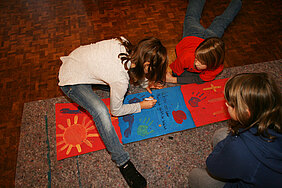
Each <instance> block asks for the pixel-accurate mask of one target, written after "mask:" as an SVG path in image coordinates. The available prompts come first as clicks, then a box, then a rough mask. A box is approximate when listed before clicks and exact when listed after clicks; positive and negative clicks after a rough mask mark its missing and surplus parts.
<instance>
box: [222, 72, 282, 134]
mask: <svg viewBox="0 0 282 188" xmlns="http://www.w3.org/2000/svg"><path fill="white" fill-rule="evenodd" d="M224 92H225V99H226V101H227V103H228V105H230V106H231V107H233V108H234V109H235V115H236V117H237V119H238V121H237V123H235V122H234V121H233V123H232V124H231V129H232V132H233V133H234V134H237V133H238V131H239V129H240V128H244V129H245V130H248V129H250V128H251V127H254V126H257V128H258V131H257V134H256V135H261V136H263V137H265V138H269V139H274V138H275V137H274V136H272V135H270V134H269V133H268V131H267V129H268V128H271V129H274V130H275V131H277V132H279V133H282V127H281V117H282V114H281V113H282V111H281V94H280V91H279V89H278V87H277V85H276V83H275V81H274V79H273V78H271V77H270V76H269V75H268V74H266V73H242V74H238V75H235V76H234V77H232V78H231V79H229V80H228V81H227V83H226V85H225V91H224Z"/></svg>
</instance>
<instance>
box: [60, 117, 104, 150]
mask: <svg viewBox="0 0 282 188" xmlns="http://www.w3.org/2000/svg"><path fill="white" fill-rule="evenodd" d="M85 122H86V117H84V118H83V120H82V123H81V124H79V123H78V115H75V116H74V118H73V124H72V123H71V119H67V127H65V126H63V125H61V124H58V128H60V129H61V130H62V131H63V133H62V134H56V137H58V138H63V140H62V141H60V142H58V143H57V146H60V145H63V146H62V147H61V148H60V150H59V151H64V150H65V149H67V151H66V155H69V153H70V152H71V150H72V148H73V147H75V148H76V149H77V151H78V152H79V153H80V152H81V144H83V143H85V144H86V145H87V146H88V147H91V148H92V147H93V145H92V143H91V142H90V141H89V140H88V138H91V137H99V134H98V133H89V131H91V130H95V129H96V128H95V127H94V125H91V121H88V122H87V123H85Z"/></svg>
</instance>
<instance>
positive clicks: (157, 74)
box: [119, 37, 168, 84]
mask: <svg viewBox="0 0 282 188" xmlns="http://www.w3.org/2000/svg"><path fill="white" fill-rule="evenodd" d="M120 41H121V43H122V45H124V46H125V48H126V51H127V54H125V53H121V54H119V57H120V58H121V60H122V63H124V66H125V69H127V64H128V62H129V61H131V63H132V64H133V65H134V66H132V67H131V68H130V69H129V70H128V74H129V76H130V81H131V83H133V84H139V83H140V80H143V79H144V78H145V77H146V78H147V79H148V80H149V81H154V82H163V81H165V76H166V69H167V66H168V57H167V50H166V48H165V47H164V46H163V45H162V43H161V41H160V40H159V39H157V38H155V37H150V38H145V39H143V40H141V41H140V42H139V43H138V44H137V45H136V46H133V45H132V44H131V43H130V42H129V41H124V40H120ZM145 62H149V63H150V64H149V67H148V74H145V72H144V68H145V67H144V63H145Z"/></svg>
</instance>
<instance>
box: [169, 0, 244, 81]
mask: <svg viewBox="0 0 282 188" xmlns="http://www.w3.org/2000/svg"><path fill="white" fill-rule="evenodd" d="M205 2H206V1H205V0H189V4H188V7H187V11H186V16H185V20H184V26H183V38H182V40H181V41H180V42H179V43H178V44H177V46H176V55H177V58H176V60H175V61H174V62H172V63H171V64H170V68H171V69H172V74H171V73H169V72H168V73H167V76H166V81H167V82H170V83H179V84H190V83H198V84H199V83H203V82H206V81H211V80H213V79H215V77H216V76H217V75H218V74H219V73H220V72H222V70H223V63H224V56H225V49H224V48H225V45H224V42H223V41H222V40H221V39H220V38H221V37H222V36H223V34H224V31H225V29H226V28H227V27H228V25H229V24H230V23H231V22H232V21H233V20H234V18H235V16H236V15H237V14H238V12H239V11H240V9H241V6H242V2H241V0H232V1H231V2H230V4H229V6H228V7H227V8H226V10H225V11H224V13H223V14H221V15H220V16H217V17H216V18H215V19H214V20H213V22H212V23H211V25H210V26H209V27H208V28H207V29H205V28H204V27H203V26H202V25H201V24H200V19H201V14H202V10H203V8H204V5H205Z"/></svg>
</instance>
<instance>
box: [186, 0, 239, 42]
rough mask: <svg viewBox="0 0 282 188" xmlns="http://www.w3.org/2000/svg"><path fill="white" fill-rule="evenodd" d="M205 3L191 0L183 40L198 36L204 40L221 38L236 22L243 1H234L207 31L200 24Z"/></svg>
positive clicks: (203, 0)
mask: <svg viewBox="0 0 282 188" xmlns="http://www.w3.org/2000/svg"><path fill="white" fill-rule="evenodd" d="M205 3H206V1H205V0H189V4H188V7H187V11H186V15H185V19H184V25H183V38H184V37H187V36H196V37H199V38H202V39H206V38H209V37H218V38H221V37H222V36H223V34H224V31H225V29H226V28H227V27H228V25H229V24H230V23H231V22H232V21H233V20H234V18H235V16H236V15H237V14H238V12H239V11H240V9H241V6H242V2H241V0H232V1H231V2H230V4H229V6H228V7H227V8H226V9H225V11H224V12H223V14H221V15H220V16H217V17H215V19H214V20H213V22H212V23H211V25H210V26H209V27H208V28H207V29H205V28H204V27H203V26H202V25H201V24H200V19H201V15H202V11H203V8H204V5H205Z"/></svg>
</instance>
